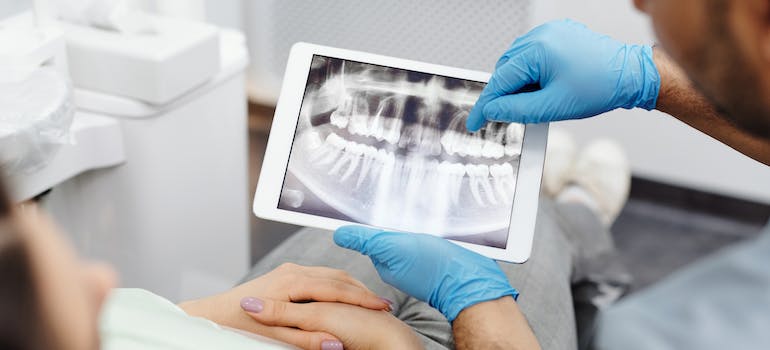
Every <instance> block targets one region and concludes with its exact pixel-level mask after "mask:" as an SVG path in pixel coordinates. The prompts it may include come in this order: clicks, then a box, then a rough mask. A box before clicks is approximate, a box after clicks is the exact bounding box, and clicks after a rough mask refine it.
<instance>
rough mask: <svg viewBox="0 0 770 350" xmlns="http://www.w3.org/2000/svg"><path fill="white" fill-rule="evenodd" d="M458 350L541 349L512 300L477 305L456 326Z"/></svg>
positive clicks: (462, 314)
mask: <svg viewBox="0 0 770 350" xmlns="http://www.w3.org/2000/svg"><path fill="white" fill-rule="evenodd" d="M452 332H453V333H454V338H455V345H456V347H457V349H458V350H466V349H468V350H470V349H491V350H495V349H516V350H525V349H526V350H533V349H540V345H539V344H538V342H537V338H535V334H534V333H532V329H531V328H530V327H529V323H528V322H527V319H526V318H525V317H524V314H522V313H521V310H519V307H518V305H516V302H515V301H514V300H513V298H511V297H504V298H500V299H497V300H492V301H487V302H483V303H479V304H476V305H473V306H471V307H469V308H467V309H465V310H463V311H462V312H460V314H459V315H457V318H456V319H455V320H454V322H452Z"/></svg>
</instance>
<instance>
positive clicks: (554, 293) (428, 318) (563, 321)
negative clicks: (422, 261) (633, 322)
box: [247, 198, 629, 350]
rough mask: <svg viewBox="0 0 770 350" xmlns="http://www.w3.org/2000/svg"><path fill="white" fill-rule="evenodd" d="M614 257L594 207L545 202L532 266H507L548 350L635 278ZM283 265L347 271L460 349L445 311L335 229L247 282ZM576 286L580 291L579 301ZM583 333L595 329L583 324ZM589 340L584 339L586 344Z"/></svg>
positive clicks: (270, 258) (403, 315)
mask: <svg viewBox="0 0 770 350" xmlns="http://www.w3.org/2000/svg"><path fill="white" fill-rule="evenodd" d="M613 252H614V249H613V244H612V240H611V236H610V234H609V232H608V231H607V230H606V229H604V228H603V227H602V226H601V224H600V223H599V221H598V219H597V218H596V217H595V215H594V214H593V213H592V212H590V211H589V210H588V209H587V208H585V207H582V206H578V205H563V204H554V203H553V202H551V201H550V200H548V199H546V198H542V199H541V205H540V211H539V213H538V221H537V228H536V234H535V240H534V245H533V251H532V255H531V257H530V259H529V261H528V262H527V263H525V264H521V265H518V264H508V263H500V266H501V268H502V269H503V271H504V272H505V273H506V275H507V276H508V278H509V279H510V281H511V285H513V286H514V287H515V288H516V289H518V290H519V292H520V293H521V295H520V297H519V300H518V303H519V306H520V307H521V309H522V312H523V313H524V314H525V315H526V316H527V319H528V320H529V322H530V325H531V326H532V329H533V331H534V332H535V335H536V336H537V337H538V340H539V341H540V343H541V345H542V347H543V349H557V350H561V349H565V350H573V349H577V347H578V329H577V327H576V324H575V317H576V316H575V312H574V310H575V309H574V308H573V305H574V307H577V309H578V310H579V311H581V312H580V314H579V315H578V319H580V320H581V324H582V325H586V324H587V325H591V324H592V317H593V315H594V314H595V310H596V309H597V307H600V306H601V305H603V303H606V302H607V301H608V300H613V299H614V298H615V297H617V296H618V295H619V293H620V292H622V290H623V288H624V286H625V285H627V283H628V281H629V277H628V274H627V273H626V272H625V270H624V269H622V268H620V264H619V263H618V262H617V261H616V257H615V256H614V255H613ZM284 262H293V263H297V264H302V265H315V266H328V267H333V268H338V269H343V270H346V271H348V272H349V273H350V274H351V275H353V276H354V277H355V278H357V279H359V280H361V281H362V282H363V283H365V284H366V285H367V286H368V287H369V288H370V289H371V290H373V291H374V292H375V293H377V294H379V295H381V296H383V297H386V298H389V299H391V300H393V301H394V302H395V304H396V310H395V315H396V316H397V317H398V318H399V319H401V320H402V321H404V322H406V323H407V324H408V325H410V326H411V327H412V328H413V329H414V330H415V331H416V332H417V333H418V334H419V335H420V336H421V338H422V340H423V342H424V343H425V345H426V348H427V349H447V348H448V349H451V348H454V344H453V340H452V332H451V331H452V329H451V326H450V324H449V323H448V322H447V320H446V319H445V318H444V317H443V316H442V315H441V314H440V313H439V312H438V311H436V310H434V309H433V308H431V307H429V306H428V305H427V304H425V303H423V302H420V301H418V300H416V299H414V298H411V297H409V296H407V295H405V294H404V293H401V292H400V291H398V290H396V289H395V288H393V287H391V286H389V285H387V284H385V283H384V282H382V280H380V278H379V276H378V275H377V273H376V271H375V270H374V268H373V266H372V264H371V262H370V261H369V259H368V258H366V257H364V256H362V255H360V254H358V253H356V252H352V251H348V250H345V249H342V248H339V247H337V246H336V245H335V244H334V242H333V241H332V234H331V232H328V231H322V230H317V229H303V230H300V231H299V232H297V233H296V234H294V235H293V236H292V237H291V238H289V239H288V240H286V241H285V242H284V243H282V244H281V245H280V246H279V247H277V248H276V249H274V250H273V251H272V252H271V253H270V254H269V255H267V256H266V257H265V258H263V259H262V260H261V261H259V262H258V263H257V264H256V265H255V266H254V268H253V269H252V271H251V272H250V274H249V277H247V279H251V278H254V277H256V276H259V275H261V274H264V273H266V272H268V271H270V270H272V269H273V268H275V267H277V266H278V265H280V264H282V263H284ZM573 285H574V286H577V289H576V294H575V299H576V300H575V304H573V295H572V286H573ZM597 305H598V306H597ZM584 329H589V330H590V329H593V327H590V326H589V327H583V326H581V330H584ZM581 333H582V332H581ZM586 338H587V337H586V336H585V334H581V336H580V339H581V342H582V340H583V339H586Z"/></svg>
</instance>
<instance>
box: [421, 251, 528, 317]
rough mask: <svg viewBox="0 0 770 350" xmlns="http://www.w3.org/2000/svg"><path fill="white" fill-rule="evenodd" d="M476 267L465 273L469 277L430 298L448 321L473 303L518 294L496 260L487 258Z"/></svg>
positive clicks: (516, 296) (515, 296)
mask: <svg viewBox="0 0 770 350" xmlns="http://www.w3.org/2000/svg"><path fill="white" fill-rule="evenodd" d="M476 268H478V269H479V270H477V271H475V272H474V273H469V274H466V275H467V276H471V277H469V278H468V279H466V280H463V281H454V282H455V283H454V285H452V286H451V287H448V288H440V289H439V291H440V292H438V293H436V294H435V297H434V298H432V299H431V301H432V302H431V305H432V306H434V307H435V308H437V309H438V310H439V311H441V313H442V314H444V316H445V317H446V318H447V320H449V321H450V322H452V321H454V319H455V318H456V317H457V315H458V314H459V313H460V312H461V311H463V310H465V309H466V308H469V307H471V306H473V305H476V304H479V303H482V302H486V301H490V300H496V299H500V298H503V297H508V296H510V297H512V298H513V299H514V300H515V299H517V298H518V296H519V292H518V291H517V290H516V289H515V288H513V287H511V284H510V283H509V282H508V277H507V276H505V274H504V273H503V272H502V270H500V267H499V266H498V265H497V263H496V262H494V261H492V260H489V261H488V263H483V264H478V265H476ZM458 269H459V268H458ZM441 291H443V292H441Z"/></svg>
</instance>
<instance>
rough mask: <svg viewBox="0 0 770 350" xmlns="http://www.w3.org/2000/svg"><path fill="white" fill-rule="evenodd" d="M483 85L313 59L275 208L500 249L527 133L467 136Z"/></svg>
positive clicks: (511, 129)
mask: <svg viewBox="0 0 770 350" xmlns="http://www.w3.org/2000/svg"><path fill="white" fill-rule="evenodd" d="M484 85H485V84H484V83H482V82H475V81H468V80H462V79H456V78H449V77H443V76H438V75H433V74H427V73H421V72H415V71H409V70H403V69H397V68H391V67H384V66H378V65H372V64H366V63H360V62H354V61H349V60H342V59H337V58H331V57H324V56H319V55H316V56H314V57H313V60H312V63H311V68H310V73H309V76H308V82H307V86H306V88H305V95H304V98H303V101H302V106H301V109H300V117H299V121H298V123H297V129H296V132H295V135H294V143H293V145H292V150H291V155H290V158H289V164H288V169H287V172H286V176H285V178H284V183H283V188H282V190H281V199H280V201H279V204H278V207H279V208H281V209H285V210H291V211H296V212H302V213H307V214H313V215H318V216H324V217H328V218H334V219H341V220H346V221H350V222H356V223H361V224H366V225H372V226H377V227H382V228H385V229H391V230H399V231H407V232H422V233H429V234H434V235H440V236H443V237H447V238H450V239H455V240H458V241H463V242H468V243H474V244H482V245H487V246H492V247H498V248H504V247H505V245H506V242H507V239H508V227H509V225H510V218H511V210H512V207H513V196H514V192H515V187H516V175H517V172H518V167H519V158H520V155H521V147H522V139H523V136H524V129H525V128H524V126H523V125H520V124H502V123H489V124H488V125H487V126H486V127H485V128H483V129H481V130H480V131H478V132H475V133H468V132H467V130H466V129H465V120H466V118H467V117H468V113H469V112H470V109H471V107H473V104H474V103H475V101H476V99H477V98H478V96H479V94H480V93H481V90H482V89H483V88H484Z"/></svg>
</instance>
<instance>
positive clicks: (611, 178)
mask: <svg viewBox="0 0 770 350" xmlns="http://www.w3.org/2000/svg"><path fill="white" fill-rule="evenodd" d="M568 183H569V184H568V185H567V187H566V188H565V190H564V191H562V192H561V193H560V194H559V195H558V197H557V201H559V202H565V201H567V202H575V201H577V202H581V203H583V204H585V205H587V206H588V207H589V208H591V209H592V210H594V212H596V213H597V214H598V215H599V219H600V220H601V221H602V223H603V224H604V225H605V226H607V227H609V226H610V225H612V223H613V222H614V221H615V219H616V218H617V217H618V214H620V211H621V210H622V209H623V206H624V205H625V204H626V201H627V200H628V193H629V190H630V188H631V166H630V164H629V162H628V158H627V157H626V154H625V151H623V148H622V147H621V146H620V144H618V143H617V142H615V141H613V140H609V139H599V140H596V141H593V142H592V143H591V144H589V145H588V146H587V147H586V148H585V149H584V150H583V151H582V152H581V153H580V155H579V156H578V158H577V159H576V160H575V164H574V166H573V168H572V173H571V175H570V177H569V180H568ZM581 192H582V193H581Z"/></svg>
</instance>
